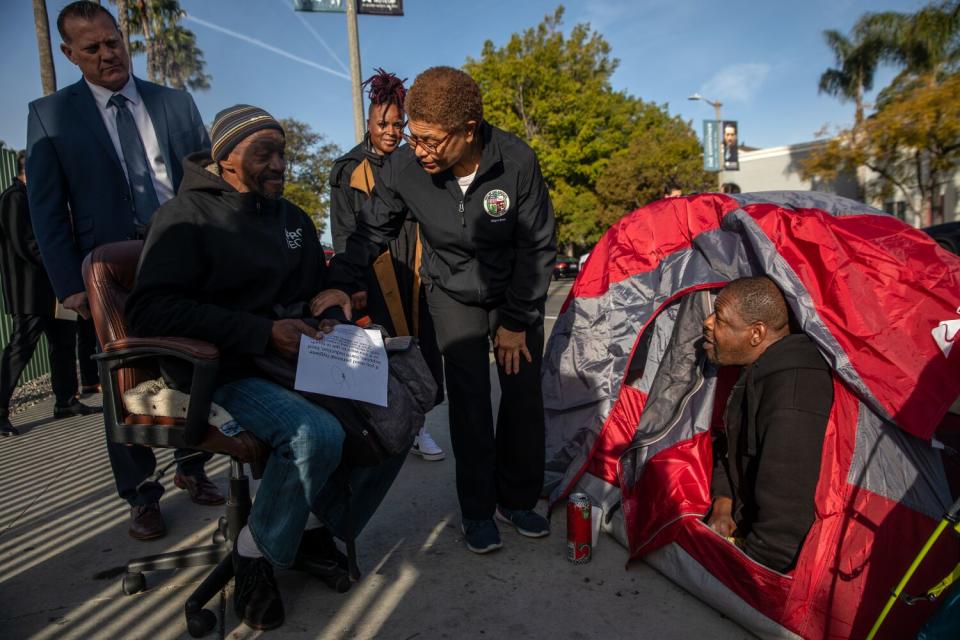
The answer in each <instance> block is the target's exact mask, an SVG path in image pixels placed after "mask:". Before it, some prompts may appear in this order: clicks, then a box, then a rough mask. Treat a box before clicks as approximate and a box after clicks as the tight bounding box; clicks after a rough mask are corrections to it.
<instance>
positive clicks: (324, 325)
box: [320, 318, 340, 333]
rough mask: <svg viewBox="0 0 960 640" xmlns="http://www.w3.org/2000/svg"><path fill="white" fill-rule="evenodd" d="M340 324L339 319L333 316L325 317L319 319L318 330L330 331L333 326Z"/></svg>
mask: <svg viewBox="0 0 960 640" xmlns="http://www.w3.org/2000/svg"><path fill="white" fill-rule="evenodd" d="M338 324H340V321H339V320H334V319H333V318H327V319H325V320H321V321H320V331H323V332H324V333H330V332H331V331H333V328H334V327H335V326H337V325H338Z"/></svg>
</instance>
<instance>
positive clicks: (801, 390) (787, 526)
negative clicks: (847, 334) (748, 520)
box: [744, 369, 833, 572]
mask: <svg viewBox="0 0 960 640" xmlns="http://www.w3.org/2000/svg"><path fill="white" fill-rule="evenodd" d="M763 386H764V391H763V393H762V395H761V397H760V404H759V407H758V410H757V413H756V430H757V433H756V436H757V445H758V451H757V466H756V476H755V477H756V480H755V482H754V487H755V489H754V491H755V497H756V504H757V513H756V520H755V521H754V523H753V525H752V527H751V529H750V531H749V532H748V534H747V536H746V538H745V541H744V543H745V544H744V548H745V550H746V552H747V554H748V555H750V556H751V557H753V558H755V559H757V560H758V561H759V562H761V563H763V564H765V565H767V566H769V567H771V568H773V569H776V570H777V571H781V572H783V571H787V570H789V569H790V567H792V566H793V563H794V561H795V559H796V555H797V553H798V552H799V550H800V546H801V544H803V540H804V538H806V535H807V532H808V531H809V529H810V526H811V525H812V524H813V520H814V517H815V513H814V494H815V492H816V487H817V480H818V479H819V477H820V459H821V457H822V455H823V439H824V435H825V433H826V428H827V419H828V418H829V415H830V408H831V407H832V405H833V382H832V380H831V377H830V373H829V372H828V371H826V370H814V369H792V370H785V371H782V372H779V373H777V374H774V375H771V376H769V377H768V378H766V379H765V380H764V385H763Z"/></svg>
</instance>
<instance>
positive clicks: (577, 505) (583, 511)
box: [567, 493, 593, 564]
mask: <svg viewBox="0 0 960 640" xmlns="http://www.w3.org/2000/svg"><path fill="white" fill-rule="evenodd" d="M590 511H591V504H590V496H588V495H587V494H585V493H574V494H571V495H570V500H569V501H568V502H567V560H569V561H570V562H572V563H574V564H586V563H588V562H590V556H591V555H592V551H593V545H592V544H591V543H592V542H593V527H592V526H591V524H592V523H591V521H590V520H591V517H590Z"/></svg>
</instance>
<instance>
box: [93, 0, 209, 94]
mask: <svg viewBox="0 0 960 640" xmlns="http://www.w3.org/2000/svg"><path fill="white" fill-rule="evenodd" d="M111 2H113V3H114V4H115V5H117V13H118V14H119V20H118V21H119V22H120V25H121V31H123V30H124V27H123V25H124V23H126V24H127V25H128V26H127V27H126V32H125V33H124V37H125V38H126V39H127V42H128V44H129V49H130V55H137V54H141V53H146V55H147V78H148V79H149V80H150V81H151V82H157V83H160V84H165V85H167V86H171V87H174V88H176V89H186V88H188V87H189V88H190V89H194V90H197V89H209V88H210V76H209V75H207V74H206V73H205V72H204V69H205V67H206V61H205V60H204V59H203V51H202V50H201V49H200V48H199V47H198V46H197V38H196V36H195V35H194V33H193V32H192V31H190V30H189V29H187V28H185V27H184V26H183V25H181V24H180V20H182V19H183V16H184V15H185V13H184V11H183V9H181V8H180V3H179V2H178V1H177V0H111ZM124 9H125V12H124V11H123V10H124ZM132 35H139V36H142V38H143V39H142V40H132V39H131V36H132Z"/></svg>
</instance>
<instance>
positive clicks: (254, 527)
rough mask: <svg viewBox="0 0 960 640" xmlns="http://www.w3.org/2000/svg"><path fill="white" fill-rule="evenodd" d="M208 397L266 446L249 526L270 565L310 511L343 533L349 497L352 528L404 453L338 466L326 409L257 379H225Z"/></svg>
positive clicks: (293, 551) (293, 545)
mask: <svg viewBox="0 0 960 640" xmlns="http://www.w3.org/2000/svg"><path fill="white" fill-rule="evenodd" d="M213 401H214V402H216V403H217V404H219V405H220V406H222V407H223V408H224V409H226V410H227V411H228V412H229V413H230V414H231V415H232V416H233V417H234V418H235V419H236V420H237V421H238V422H239V423H240V424H241V426H243V428H244V429H246V430H247V431H249V432H250V433H252V434H253V435H255V436H257V437H258V438H259V439H260V440H263V441H264V442H265V443H267V444H268V445H270V447H271V448H272V451H271V453H270V458H269V459H268V460H267V466H266V470H265V471H264V474H263V479H262V480H261V481H260V488H259V489H258V490H257V499H256V500H255V501H254V504H253V509H252V510H251V512H250V520H249V523H248V525H249V527H250V533H251V534H252V535H253V539H254V540H255V541H256V543H257V547H259V549H260V551H261V553H263V555H264V556H265V557H266V558H267V559H268V560H269V561H270V563H271V564H273V565H275V566H277V567H289V566H290V565H292V564H293V561H294V559H295V558H296V555H297V549H298V547H299V546H300V538H301V536H302V535H303V527H304V525H305V524H306V522H307V517H308V516H309V514H310V512H311V510H312V511H313V512H314V513H315V514H316V515H317V517H318V518H319V519H320V520H322V521H324V522H325V523H326V524H327V525H328V526H329V527H330V529H331V530H332V531H333V533H334V534H336V535H337V536H338V537H341V538H343V537H344V536H345V535H346V534H347V533H349V532H348V531H347V530H346V522H345V514H346V513H347V504H348V502H349V514H350V520H352V524H353V533H354V535H356V534H358V533H359V532H360V531H361V530H362V529H363V527H364V525H366V523H367V521H368V520H369V519H370V517H371V516H372V515H373V513H374V511H376V509H377V507H378V506H379V505H380V502H381V501H382V500H383V497H384V495H386V493H387V490H388V489H389V488H390V485H391V484H393V481H394V479H395V478H396V477H397V473H398V472H399V471H400V467H401V466H403V461H404V460H405V459H406V452H403V455H398V456H394V457H393V458H390V459H389V460H387V461H385V462H384V463H383V464H381V465H379V466H377V467H371V468H366V469H355V470H350V471H348V470H345V469H338V466H339V465H340V454H341V452H342V450H343V440H344V434H343V429H342V428H341V427H340V423H339V422H338V421H337V419H336V418H335V417H334V416H333V414H331V413H330V412H329V411H327V410H326V409H324V408H322V407H319V406H317V405H315V404H313V403H312V402H310V401H309V400H307V399H306V398H304V397H303V396H301V395H299V394H297V393H295V392H293V391H290V390H289V389H285V388H283V387H281V386H279V385H277V384H274V383H273V382H270V381H269V380H265V379H263V378H244V379H243V380H237V381H235V382H231V383H228V384H225V385H223V386H222V387H220V388H219V389H217V391H216V393H215V394H214V396H213ZM348 487H349V489H350V492H352V496H351V493H350V492H348V490H347V488H348Z"/></svg>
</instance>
